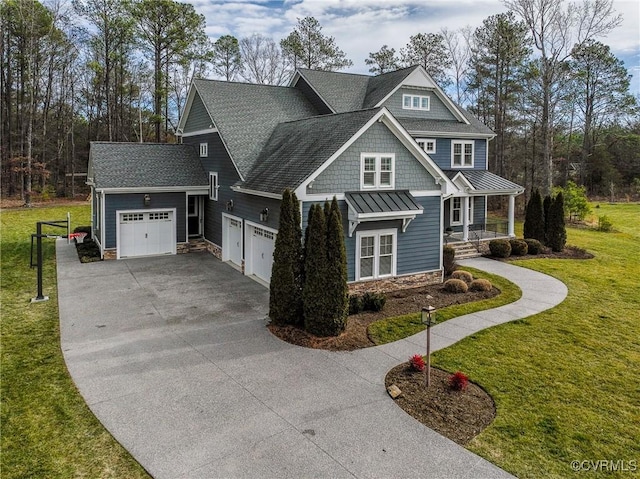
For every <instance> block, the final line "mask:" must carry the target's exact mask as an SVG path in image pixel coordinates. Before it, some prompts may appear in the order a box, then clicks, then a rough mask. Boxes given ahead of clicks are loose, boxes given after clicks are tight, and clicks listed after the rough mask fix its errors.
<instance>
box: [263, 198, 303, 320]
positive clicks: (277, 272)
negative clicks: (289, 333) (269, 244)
mask: <svg viewBox="0 0 640 479" xmlns="http://www.w3.org/2000/svg"><path fill="white" fill-rule="evenodd" d="M299 218H300V213H299V210H298V202H297V199H296V197H295V194H294V195H293V196H292V194H291V192H290V191H289V190H288V189H287V190H285V191H284V193H283V194H282V203H281V206H280V224H279V228H278V235H277V236H276V244H275V250H274V253H273V268H272V273H271V284H270V288H269V317H270V318H271V320H272V321H274V322H278V323H284V324H299V323H301V322H302V315H301V313H302V289H301V288H302V286H301V274H300V272H301V267H300V261H301V256H302V244H301V242H300V241H301V235H302V232H301V229H300V219H299Z"/></svg>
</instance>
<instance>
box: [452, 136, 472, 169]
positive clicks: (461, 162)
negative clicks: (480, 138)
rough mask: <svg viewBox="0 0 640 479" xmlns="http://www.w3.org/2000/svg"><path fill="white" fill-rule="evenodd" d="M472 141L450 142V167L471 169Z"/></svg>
mask: <svg viewBox="0 0 640 479" xmlns="http://www.w3.org/2000/svg"><path fill="white" fill-rule="evenodd" d="M473 150H474V142H473V141H452V142H451V166H452V167H454V168H473Z"/></svg>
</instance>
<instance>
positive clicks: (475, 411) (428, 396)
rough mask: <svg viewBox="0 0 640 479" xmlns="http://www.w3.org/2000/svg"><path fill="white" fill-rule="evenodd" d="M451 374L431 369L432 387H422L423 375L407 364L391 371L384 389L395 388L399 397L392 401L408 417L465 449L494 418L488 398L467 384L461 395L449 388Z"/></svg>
mask: <svg viewBox="0 0 640 479" xmlns="http://www.w3.org/2000/svg"><path fill="white" fill-rule="evenodd" d="M450 376H451V374H450V373H448V372H446V371H442V370H440V369H436V368H431V386H429V388H427V387H426V386H425V373H424V372H418V371H414V370H412V369H411V368H410V367H409V363H403V364H401V365H399V366H396V367H395V368H393V369H392V370H391V371H389V373H387V377H386V379H385V386H386V387H389V386H390V385H392V384H395V385H396V386H397V387H398V388H400V391H402V394H401V395H400V396H399V397H398V398H397V399H396V400H395V402H396V404H397V405H398V406H400V407H401V408H402V409H403V410H404V411H405V412H406V413H407V414H409V415H411V416H413V417H414V418H415V419H417V420H418V421H420V422H421V423H422V424H424V425H425V426H427V427H430V428H431V429H433V430H435V431H437V432H439V433H440V434H442V435H443V436H445V437H448V438H449V439H451V440H452V441H455V442H457V443H458V444H461V445H463V446H464V445H465V444H467V443H468V442H469V441H470V440H471V439H473V438H474V437H475V436H477V435H478V434H479V433H480V432H482V430H483V429H484V428H486V427H487V426H488V425H489V424H491V422H492V421H493V419H494V418H495V416H496V407H495V404H494V402H493V399H491V396H489V394H487V392H486V391H485V390H484V389H482V388H481V387H480V386H478V385H476V384H474V383H472V382H469V383H468V386H467V388H466V389H465V390H464V391H456V390H454V389H452V388H451V387H450V386H449V377H450Z"/></svg>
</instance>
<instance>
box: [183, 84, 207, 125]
mask: <svg viewBox="0 0 640 479" xmlns="http://www.w3.org/2000/svg"><path fill="white" fill-rule="evenodd" d="M212 127H213V123H212V120H211V116H209V113H208V112H207V109H206V108H205V106H204V103H202V98H200V94H199V93H198V92H195V94H194V97H193V102H192V103H191V108H190V109H189V116H188V117H187V119H186V122H185V125H184V133H191V132H194V131H201V130H207V129H209V128H212Z"/></svg>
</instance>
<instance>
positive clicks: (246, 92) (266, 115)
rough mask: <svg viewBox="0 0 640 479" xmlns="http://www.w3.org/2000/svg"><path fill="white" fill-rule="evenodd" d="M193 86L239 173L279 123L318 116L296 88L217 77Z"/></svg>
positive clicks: (252, 161)
mask: <svg viewBox="0 0 640 479" xmlns="http://www.w3.org/2000/svg"><path fill="white" fill-rule="evenodd" d="M194 85H195V87H196V90H197V92H198V93H199V94H200V98H201V99H202V101H203V102H204V104H205V106H206V107H207V110H208V111H209V113H210V114H211V116H212V118H213V122H214V123H215V126H216V127H217V128H218V131H219V133H220V136H221V138H222V140H223V141H224V143H225V145H226V146H227V148H228V150H229V154H230V155H231V158H232V159H233V161H234V163H235V165H236V167H237V168H238V170H239V171H240V174H241V175H242V176H246V175H247V174H248V173H249V171H250V170H251V169H252V168H253V166H254V165H255V163H256V160H257V158H258V156H259V155H260V152H261V151H262V149H263V148H264V146H265V144H266V143H267V141H268V139H269V137H270V136H271V133H272V132H273V130H274V128H275V127H276V126H277V125H278V124H279V123H282V122H286V121H292V120H299V119H302V118H309V117H313V116H316V115H318V112H317V111H316V109H315V108H314V107H313V105H311V103H310V102H309V101H308V100H307V99H306V97H305V96H304V95H303V93H302V92H300V91H299V90H298V89H296V88H290V87H284V86H273V85H256V84H250V83H236V82H226V81H218V80H195V81H194Z"/></svg>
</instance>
